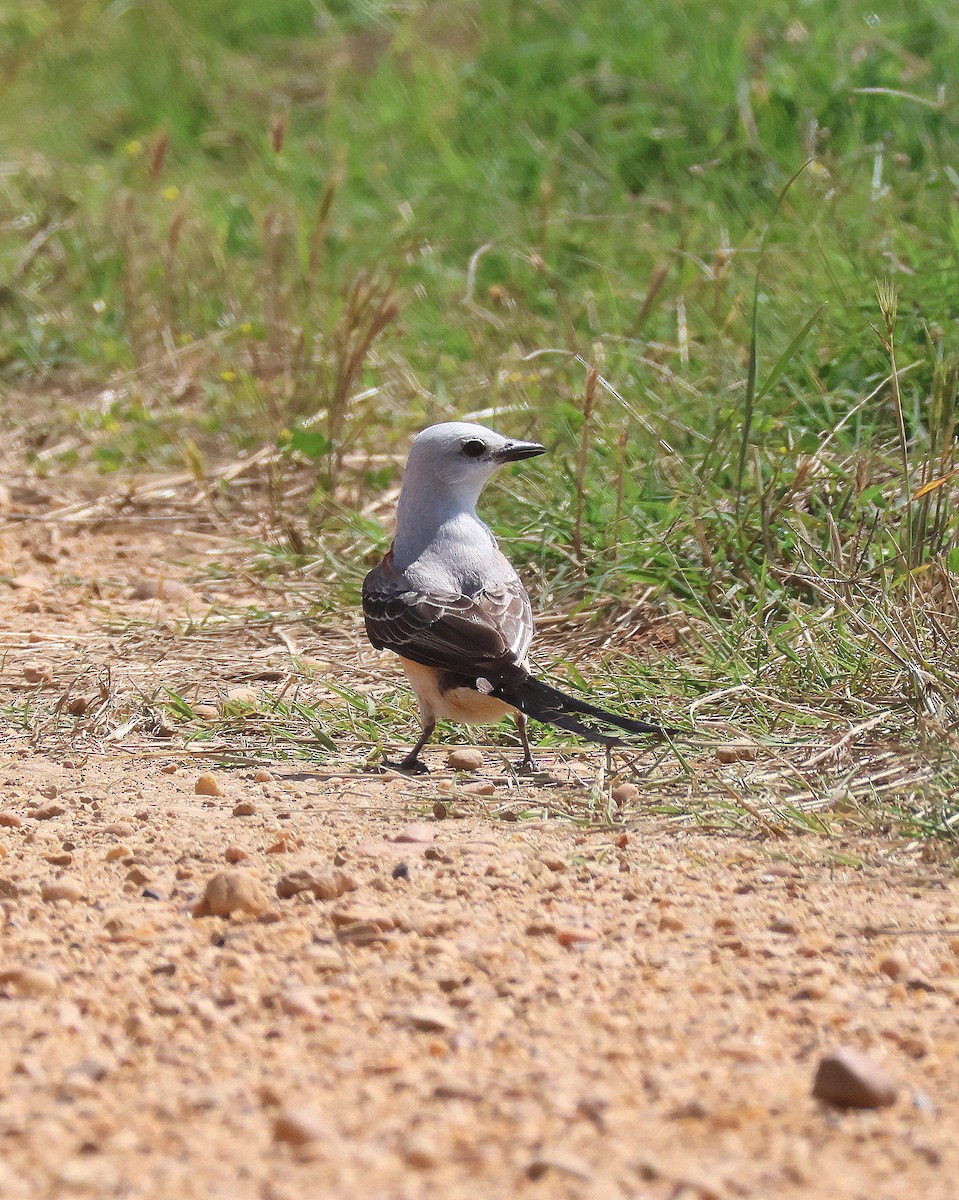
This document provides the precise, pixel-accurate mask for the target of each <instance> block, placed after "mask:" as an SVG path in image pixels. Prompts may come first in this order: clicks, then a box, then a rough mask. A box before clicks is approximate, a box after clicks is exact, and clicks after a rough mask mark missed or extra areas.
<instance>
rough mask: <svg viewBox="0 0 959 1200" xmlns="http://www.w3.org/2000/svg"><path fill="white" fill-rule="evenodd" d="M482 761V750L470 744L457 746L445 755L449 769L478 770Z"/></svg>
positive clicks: (483, 760)
mask: <svg viewBox="0 0 959 1200" xmlns="http://www.w3.org/2000/svg"><path fill="white" fill-rule="evenodd" d="M484 762H485V759H484V758H483V751H482V750H477V749H475V747H472V746H458V747H457V748H456V749H455V750H451V751H450V752H449V754H447V756H446V765H447V766H448V767H449V769H450V770H451V771H478V770H479V769H480V767H481V766H482V765H483V763H484Z"/></svg>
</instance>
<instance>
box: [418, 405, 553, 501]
mask: <svg viewBox="0 0 959 1200" xmlns="http://www.w3.org/2000/svg"><path fill="white" fill-rule="evenodd" d="M545 450H546V447H545V446H541V445H540V444H539V442H521V441H518V440H517V439H516V438H507V437H503V435H502V434H500V433H495V432H494V431H493V430H492V429H486V428H485V427H484V426H483V425H472V424H470V423H469V422H467V421H444V422H443V423H442V424H440V425H430V427H429V428H428V429H424V430H423V431H422V433H418V434H417V435H416V437H415V438H414V439H413V445H412V447H411V448H410V457H409V460H408V462H407V464H406V477H407V479H410V478H413V479H416V480H417V481H418V480H420V479H423V478H426V479H429V480H430V482H431V485H432V486H433V487H434V488H436V489H437V490H446V489H451V490H454V491H457V492H459V491H460V490H461V489H462V490H464V491H465V492H467V493H472V494H473V497H474V500H475V497H476V496H478V495H479V493H480V490H481V489H482V487H483V484H484V483H485V482H486V480H487V479H489V477H490V475H492V474H493V472H494V471H495V470H496V469H497V467H501V466H503V464H504V463H510V462H517V461H519V460H520V459H522V458H533V457H534V456H535V455H537V454H543V453H545Z"/></svg>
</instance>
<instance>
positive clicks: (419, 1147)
mask: <svg viewBox="0 0 959 1200" xmlns="http://www.w3.org/2000/svg"><path fill="white" fill-rule="evenodd" d="M400 1154H401V1155H402V1156H403V1161H404V1162H405V1163H406V1164H407V1166H410V1167H412V1168H413V1169H414V1170H416V1171H428V1170H430V1169H431V1168H432V1167H435V1166H436V1163H437V1161H438V1160H437V1157H436V1150H435V1149H434V1147H433V1144H432V1142H431V1141H430V1140H429V1139H428V1138H425V1137H422V1136H417V1135H416V1134H413V1135H412V1136H411V1137H410V1138H409V1139H408V1140H407V1141H406V1143H405V1144H404V1145H403V1146H401V1147H400Z"/></svg>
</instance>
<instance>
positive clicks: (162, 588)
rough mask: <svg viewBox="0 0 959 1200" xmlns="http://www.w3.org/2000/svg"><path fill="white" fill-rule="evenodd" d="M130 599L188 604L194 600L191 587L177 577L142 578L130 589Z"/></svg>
mask: <svg viewBox="0 0 959 1200" xmlns="http://www.w3.org/2000/svg"><path fill="white" fill-rule="evenodd" d="M130 599H131V600H166V601H167V602H168V603H178V604H189V603H191V601H192V602H195V601H196V596H195V595H194V593H193V591H192V589H191V588H189V587H188V586H187V585H186V584H185V583H183V582H182V581H181V580H179V579H166V578H160V579H142V580H140V582H139V583H135V584H134V585H133V587H132V588H131V589H130Z"/></svg>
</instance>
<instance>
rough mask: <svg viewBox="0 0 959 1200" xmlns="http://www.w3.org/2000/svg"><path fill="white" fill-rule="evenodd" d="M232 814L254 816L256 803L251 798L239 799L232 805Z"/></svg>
mask: <svg viewBox="0 0 959 1200" xmlns="http://www.w3.org/2000/svg"><path fill="white" fill-rule="evenodd" d="M233 815H234V816H235V817H255V816H256V805H255V804H254V803H253V801H252V800H241V801H240V802H239V804H235V805H234V806H233Z"/></svg>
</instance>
